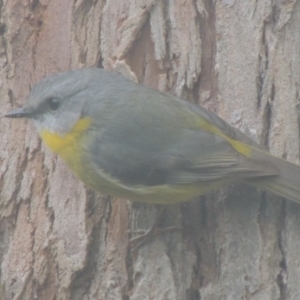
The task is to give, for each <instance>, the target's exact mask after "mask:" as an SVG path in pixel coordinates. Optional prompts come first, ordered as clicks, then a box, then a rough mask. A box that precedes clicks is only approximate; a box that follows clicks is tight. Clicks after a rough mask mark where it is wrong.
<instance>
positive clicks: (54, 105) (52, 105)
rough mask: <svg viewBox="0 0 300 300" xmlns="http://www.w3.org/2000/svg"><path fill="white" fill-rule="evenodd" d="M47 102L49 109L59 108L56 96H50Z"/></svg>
mask: <svg viewBox="0 0 300 300" xmlns="http://www.w3.org/2000/svg"><path fill="white" fill-rule="evenodd" d="M47 103H48V105H49V107H50V109H51V110H57V109H58V108H59V105H60V102H59V100H58V99H56V98H50V99H48V100H47Z"/></svg>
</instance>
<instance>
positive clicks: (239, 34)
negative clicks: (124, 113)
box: [0, 0, 300, 300]
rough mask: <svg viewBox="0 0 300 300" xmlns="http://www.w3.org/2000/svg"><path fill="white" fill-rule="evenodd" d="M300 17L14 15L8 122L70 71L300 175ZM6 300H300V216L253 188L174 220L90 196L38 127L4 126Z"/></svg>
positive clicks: (5, 49) (278, 9) (2, 28)
mask: <svg viewBox="0 0 300 300" xmlns="http://www.w3.org/2000/svg"><path fill="white" fill-rule="evenodd" d="M299 20H300V1H299V0H298V1H297V0H291V1H275V2H274V1H270V0H259V1H234V0H227V1H208V0H176V1H175V0H174V1H159V0H142V1H141V0H106V1H104V0H103V1H101V0H93V1H92V0H77V1H70V0H52V1H50V0H28V1H27V0H9V1H1V2H0V87H1V88H0V99H1V107H0V113H1V115H3V114H4V113H5V112H7V111H9V110H11V109H12V108H15V107H17V106H20V105H22V104H23V103H25V101H26V96H27V95H28V93H29V91H30V87H31V86H32V84H33V83H35V82H37V81H39V80H40V79H42V78H43V77H45V76H47V75H49V74H53V73H56V72H59V71H63V70H68V69H71V68H81V67H89V66H97V67H104V68H107V69H115V70H117V71H118V72H121V73H123V74H124V75H125V76H128V77H131V78H132V79H134V80H137V81H139V82H143V83H144V84H146V85H149V86H152V87H155V88H158V89H160V90H162V91H165V92H168V93H172V94H176V95H178V96H180V97H182V98H184V99H187V100H189V101H193V102H198V103H201V104H202V105H204V106H205V107H207V108H208V109H210V110H212V111H214V112H216V113H218V114H219V115H220V116H221V117H222V118H224V119H225V120H227V121H228V122H229V123H231V124H232V125H234V126H236V127H237V128H239V129H241V130H242V131H244V132H245V133H247V134H248V135H250V136H251V137H252V138H253V139H255V140H256V141H258V142H260V143H261V144H263V145H265V146H266V147H267V148H268V149H269V150H270V151H271V152H272V153H273V154H275V155H277V156H280V157H284V158H287V159H288V160H290V161H292V162H298V160H299V136H300V134H299V107H298V106H299V99H300V96H299V89H300V88H299V81H300V67H299V66H300V35H299V32H300V22H299ZM0 137H1V143H0V264H1V273H0V299H5V300H12V299H14V300H17V299H18V300H23V299H24V300H32V299H38V300H52V299H61V300H67V299H70V300H82V299H86V300H87V299H89V300H91V299H93V300H94V299H100V300H115V299H120V300H121V299H122V300H129V299H130V300H141V299H146V300H147V299H149V300H176V299H177V300H182V299H184V300H200V299H202V300H203V299H205V300H207V299H208V300H210V299H212V300H221V299H222V300H224V299H226V300H227V299H228V300H229V299H230V300H231V299H233V300H235V299H249V300H266V299H272V300H273V299H280V300H286V299H295V300H296V299H300V285H299V278H300V256H299V253H300V206H299V205H297V204H294V203H291V202H290V201H286V200H283V199H279V198H276V197H274V196H272V195H268V194H266V193H261V192H260V191H257V190H255V189H253V188H250V187H247V186H240V185H239V186H238V185H237V186H230V187H228V188H224V189H222V190H220V191H217V192H216V193H214V194H213V195H208V196H207V197H202V198H201V199H196V200H194V201H191V202H189V203H185V204H182V205H174V206H169V207H168V208H167V211H166V214H165V217H164V220H163V222H162V224H161V225H162V226H169V225H170V226H171V225H172V226H173V225H175V226H181V227H182V228H183V230H182V231H176V232H173V233H166V234H163V235H159V236H156V237H155V238H154V239H152V240H151V241H149V242H148V243H147V244H146V245H144V246H142V247H141V248H139V249H138V250H137V251H134V252H130V251H129V250H128V241H129V235H128V230H135V229H141V228H148V227H149V226H150V225H151V224H152V222H153V220H154V218H155V214H156V211H157V208H156V207H155V206H151V205H142V204H138V203H131V202H129V201H127V200H124V199H110V198H109V197H107V196H102V195H97V194H95V193H93V192H92V191H90V190H88V189H85V188H84V186H83V184H81V183H80V182H79V181H78V180H77V179H76V178H75V177H74V176H73V175H72V174H71V172H70V171H69V170H68V169H67V167H66V166H65V165H64V163H63V162H62V161H61V160H60V159H58V158H56V157H55V156H54V155H52V154H51V153H50V151H49V150H48V149H46V147H44V145H42V144H41V142H40V139H39V138H38V136H37V133H36V132H35V130H34V128H33V126H32V124H30V123H28V122H26V121H24V120H8V119H3V118H1V119H0Z"/></svg>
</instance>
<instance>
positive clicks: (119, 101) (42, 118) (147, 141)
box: [6, 68, 300, 204]
mask: <svg viewBox="0 0 300 300" xmlns="http://www.w3.org/2000/svg"><path fill="white" fill-rule="evenodd" d="M6 117H10V118H28V119H30V120H33V122H34V124H35V126H36V128H37V130H38V132H39V134H40V136H41V138H42V140H43V141H44V143H45V144H46V145H47V146H48V147H49V148H50V149H51V150H53V151H54V152H55V153H57V154H58V155H59V156H60V157H62V158H63V159H64V160H65V162H66V163H67V165H68V166H69V167H70V169H71V170H72V171H73V172H74V173H75V174H76V175H77V176H78V178H80V179H81V180H82V181H83V182H84V183H85V184H87V185H88V186H90V187H92V188H93V189H94V190H97V191H100V192H102V193H106V194H110V195H111V196H118V197H123V198H127V199H130V200H135V201H141V202H147V203H153V204H172V203H178V202H183V201H188V200H190V199H193V198H194V197H196V196H198V195H203V194H206V193H208V192H210V191H211V190H213V189H215V188H216V187H219V186H222V185H225V184H227V183H231V182H245V183H248V184H250V185H252V186H255V187H259V188H263V189H265V190H267V191H271V192H272V193H274V194H277V195H279V196H282V197H286V198H289V199H291V200H294V201H296V202H300V167H299V166H297V165H295V164H292V163H289V162H287V161H286V160H283V159H281V158H277V157H275V156H273V155H271V154H269V153H268V152H267V151H265V150H263V149H262V148H261V147H260V146H259V145H258V144H256V143H255V142H254V141H253V140H251V139H250V138H248V137H247V136H246V135H244V134H243V133H242V132H240V131H239V130H237V129H235V128H233V127H232V126H230V125H229V124H227V123H226V122H225V121H223V120H222V119H220V118H219V117H218V116H217V115H215V114H213V113H212V112H209V111H208V110H206V109H205V108H202V107H200V106H197V105H194V104H192V103H188V102H185V101H182V100H180V99H179V98H177V97H175V96H171V95H167V94H163V93H161V92H159V91H156V90H154V89H151V88H148V87H146V86H143V85H141V84H137V83H134V82H132V81H130V80H128V79H126V78H124V77H123V76H122V75H119V74H116V73H113V72H109V71H106V70H103V69H97V68H89V69H80V70H74V71H69V72H65V73H61V74H58V75H54V76H51V77H48V78H46V79H44V80H42V81H41V82H40V83H38V84H37V85H35V86H34V87H33V89H32V91H31V93H30V95H29V99H28V102H27V104H25V105H24V106H23V107H22V108H18V109H16V110H13V111H11V112H9V113H8V114H6Z"/></svg>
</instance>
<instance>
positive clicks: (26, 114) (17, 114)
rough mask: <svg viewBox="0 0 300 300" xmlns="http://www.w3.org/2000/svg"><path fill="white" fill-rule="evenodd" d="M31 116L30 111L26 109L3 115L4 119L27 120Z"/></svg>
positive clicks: (21, 108)
mask: <svg viewBox="0 0 300 300" xmlns="http://www.w3.org/2000/svg"><path fill="white" fill-rule="evenodd" d="M31 115H32V111H31V110H30V109H29V108H28V107H20V108H17V109H14V110H12V111H10V112H9V113H7V114H5V115H4V117H6V118H28V117H30V116H31Z"/></svg>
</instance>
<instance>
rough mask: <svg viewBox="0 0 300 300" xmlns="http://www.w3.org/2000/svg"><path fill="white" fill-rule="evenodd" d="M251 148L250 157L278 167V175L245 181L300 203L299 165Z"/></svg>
mask: <svg viewBox="0 0 300 300" xmlns="http://www.w3.org/2000/svg"><path fill="white" fill-rule="evenodd" d="M252 149H253V153H252V155H251V158H252V159H254V160H258V161H264V162H268V163H270V164H271V165H273V166H275V167H276V168H277V169H278V175H275V176H270V177H261V178H255V179H247V180H246V182H247V183H249V184H251V185H254V186H256V187H259V188H262V189H265V190H268V191H270V192H272V193H274V194H276V195H278V196H281V197H284V198H289V199H290V200H293V201H295V202H298V203H300V166H297V165H295V164H292V163H290V162H288V161H286V160H284V159H281V158H278V157H275V156H273V155H271V154H269V153H268V152H265V151H262V150H259V149H255V148H252Z"/></svg>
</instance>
